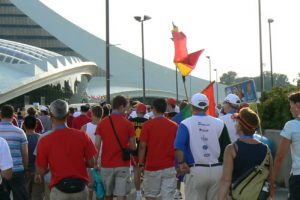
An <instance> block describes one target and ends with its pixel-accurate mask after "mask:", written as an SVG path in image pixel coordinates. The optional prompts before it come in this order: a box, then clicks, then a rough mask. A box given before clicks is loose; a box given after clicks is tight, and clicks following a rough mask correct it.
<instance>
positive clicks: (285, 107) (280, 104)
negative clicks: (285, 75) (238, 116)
mask: <svg viewBox="0 0 300 200" xmlns="http://www.w3.org/2000/svg"><path fill="white" fill-rule="evenodd" d="M299 89H300V88H297V87H295V86H287V87H275V88H273V89H272V90H271V91H267V92H263V93H262V96H261V98H260V103H259V104H258V113H259V116H260V119H261V126H262V128H263V129H278V130H281V129H282V128H283V126H284V124H285V123H286V122H287V121H288V120H290V119H292V116H291V113H290V108H289V101H288V96H289V94H291V93H293V92H296V91H299Z"/></svg>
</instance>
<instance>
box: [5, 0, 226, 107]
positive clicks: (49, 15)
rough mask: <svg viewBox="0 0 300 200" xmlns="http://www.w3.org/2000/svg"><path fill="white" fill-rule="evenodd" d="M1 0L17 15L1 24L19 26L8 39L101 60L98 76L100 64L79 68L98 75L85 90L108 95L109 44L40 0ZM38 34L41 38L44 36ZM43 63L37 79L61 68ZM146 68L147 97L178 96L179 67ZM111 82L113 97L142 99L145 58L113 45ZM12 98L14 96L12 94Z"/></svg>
mask: <svg viewBox="0 0 300 200" xmlns="http://www.w3.org/2000/svg"><path fill="white" fill-rule="evenodd" d="M0 2H2V3H0V12H4V13H5V12H8V9H5V8H3V9H1V7H9V8H10V12H11V13H13V14H11V13H7V14H4V15H3V16H4V18H7V20H6V21H9V23H10V24H9V25H7V24H6V25H5V24H3V23H4V22H5V21H3V19H1V18H0V22H1V23H0V27H2V28H3V29H5V28H6V29H5V30H7V29H14V34H16V35H17V36H16V37H10V36H9V34H6V35H8V36H6V35H5V34H2V35H4V36H5V37H7V39H11V40H15V41H17V39H19V40H22V39H23V40H25V41H24V43H25V42H26V43H27V44H34V45H35V46H40V47H42V48H45V49H47V48H48V50H53V51H55V50H62V49H63V50H67V51H69V50H71V51H73V52H74V55H79V57H81V58H82V59H83V60H89V61H92V62H94V63H96V65H97V66H98V67H99V68H98V71H97V76H96V74H95V73H94V72H95V69H94V67H91V66H96V65H95V64H92V63H91V62H82V60H81V63H87V64H86V65H85V66H89V67H86V69H84V70H82V71H80V73H84V71H86V72H85V73H88V74H92V75H93V78H92V79H91V80H90V82H89V83H88V85H87V88H86V92H87V94H88V95H89V96H103V95H105V94H106V84H105V83H106V82H105V81H106V80H105V63H106V62H105V47H106V44H105V41H104V40H102V39H100V38H98V37H96V36H95V35H92V34H91V33H89V32H87V31H85V30H83V29H81V28H80V27H78V26H76V25H74V24H73V23H71V22H70V21H68V20H66V19H65V18H63V17H62V16H60V15H58V14H57V13H56V12H54V11H53V10H51V9H49V8H48V7H47V6H45V5H44V4H43V3H41V2H40V1H36V0H26V1H24V0H11V1H8V0H0ZM12 7H14V8H12ZM0 14H1V13H0ZM13 17H16V18H17V19H16V20H15V21H14V20H13V19H10V18H13ZM8 19H9V20H8ZM1 20H2V21H1ZM18 20H19V21H18ZM20 20H21V21H22V20H23V21H22V23H23V25H22V24H21V22H20ZM13 23H15V24H16V25H12V24H13ZM22 27H23V28H22ZM16 28H21V29H22V31H17V30H16ZM24 28H26V29H28V30H29V31H28V32H26V33H25V32H24V31H23V29H24ZM33 29H42V31H41V30H40V31H37V30H34V31H35V32H34V33H32V31H33ZM0 32H1V31H0ZM20 32H22V34H23V35H22V36H20V35H18V33H20ZM23 32H24V33H23ZM39 32H40V33H39ZM28 33H30V34H28ZM39 34H40V35H42V36H39ZM24 35H25V36H26V37H25V36H24ZM0 37H1V34H0ZM47 40H48V41H49V43H47V42H46V41H47ZM50 42H52V43H57V44H56V46H57V47H52V46H51V45H49V44H51V43H50ZM43 45H44V46H43ZM56 52H57V51H56ZM69 52H70V51H69ZM62 55H63V53H62ZM54 57H57V56H54ZM67 58H68V57H65V58H64V59H67ZM71 58H72V57H69V58H68V59H69V60H71ZM51 59H52V58H51ZM51 59H50V60H51ZM56 59H57V58H56ZM60 59H62V58H60ZM52 60H53V59H52ZM40 62H44V63H45V64H46V66H45V67H42V68H43V69H42V70H40V69H37V70H36V68H34V67H32V71H33V72H32V73H31V76H32V77H31V79H30V80H35V81H37V80H41V79H44V78H45V77H48V76H49V77H52V76H53V75H52V73H54V71H53V69H56V70H57V71H59V70H61V69H59V68H55V67H50V68H51V70H49V67H48V68H47V64H49V62H48V61H45V60H43V61H40ZM51 64H52V63H51ZM74 64H75V63H74ZM18 65H19V64H18ZM31 65H33V66H36V65H35V64H34V63H31ZM72 66H73V65H72ZM145 66H146V70H145V71H146V73H145V74H146V78H145V81H146V84H145V85H146V97H176V82H175V80H176V79H175V77H176V74H175V70H172V69H170V68H167V67H165V66H161V65H159V64H156V63H153V62H151V61H148V60H146V61H145ZM1 67H2V66H1ZM3 67H4V65H3ZM15 68H16V67H15ZM75 68H76V67H74V70H75ZM79 68H80V67H78V68H76V69H78V70H79ZM87 68H89V70H87ZM11 69H12V68H11ZM11 69H10V70H11ZM99 69H100V70H99ZM43 70H44V71H43ZM40 71H42V72H43V73H42V74H43V75H41V74H38V73H39V72H40ZM67 71H68V70H67ZM35 72H36V73H35ZM60 72H61V76H63V75H66V76H71V75H72V70H71V68H70V70H69V71H68V73H65V72H62V70H61V71H60ZM46 74H47V75H46ZM75 74H76V73H75ZM73 75H74V74H73ZM178 77H179V78H178V82H179V98H180V99H183V98H185V92H184V88H183V84H182V81H181V77H180V76H178ZM28 80H29V79H28ZM41 81H42V80H41ZM110 82H111V87H110V88H111V89H110V90H111V96H114V95H117V94H123V95H126V96H131V97H141V96H142V67H141V58H140V57H138V56H136V55H133V54H131V53H129V52H127V51H125V50H123V49H121V48H118V47H117V46H111V48H110ZM22 83H23V86H22V87H24V88H27V90H26V91H28V90H29V89H34V88H35V87H33V85H34V84H32V83H30V81H29V82H22ZM20 84H21V83H20ZM208 84H209V82H208V81H206V80H203V79H199V78H196V77H187V79H186V85H187V91H188V95H189V96H190V95H191V94H193V93H195V92H200V91H201V90H202V89H203V88H205V87H206V86H207V85H208ZM37 85H38V84H37ZM20 87H21V86H20ZM218 88H219V90H218V91H219V92H218V93H219V99H220V100H221V99H223V98H224V86H223V85H219V87H218ZM20 89H22V88H20ZM11 90H12V88H9V87H8V88H6V89H5V91H6V93H8V92H12V91H11ZM3 91H4V90H3ZM24 91H25V90H24ZM26 91H25V92H26ZM215 91H216V88H215ZM13 96H14V95H10V97H13ZM3 99H4V97H3ZM6 99H8V97H7V96H6ZM4 100H5V99H4ZM2 102H3V101H2ZM0 103H1V102H0Z"/></svg>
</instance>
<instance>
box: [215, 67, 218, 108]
mask: <svg viewBox="0 0 300 200" xmlns="http://www.w3.org/2000/svg"><path fill="white" fill-rule="evenodd" d="M214 71H215V72H216V86H217V105H218V102H219V85H218V70H217V69H214Z"/></svg>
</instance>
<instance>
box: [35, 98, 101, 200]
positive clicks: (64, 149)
mask: <svg viewBox="0 0 300 200" xmlns="http://www.w3.org/2000/svg"><path fill="white" fill-rule="evenodd" d="M50 115H51V119H52V127H53V132H52V133H51V134H49V135H47V136H45V137H43V138H41V139H40V141H39V143H38V146H37V157H36V165H37V174H38V175H40V177H42V176H43V175H45V173H46V172H47V171H48V170H50V171H51V173H52V176H51V181H50V185H49V187H50V189H51V192H50V200H57V199H87V188H86V184H87V183H88V174H87V170H86V168H87V167H94V156H95V155H96V148H95V146H94V144H93V142H92V141H91V139H90V138H89V136H88V135H87V134H86V133H85V132H83V131H78V130H75V129H72V128H68V127H67V126H66V121H67V116H68V104H67V102H66V101H63V100H60V99H58V100H56V101H54V102H52V103H51V105H50Z"/></svg>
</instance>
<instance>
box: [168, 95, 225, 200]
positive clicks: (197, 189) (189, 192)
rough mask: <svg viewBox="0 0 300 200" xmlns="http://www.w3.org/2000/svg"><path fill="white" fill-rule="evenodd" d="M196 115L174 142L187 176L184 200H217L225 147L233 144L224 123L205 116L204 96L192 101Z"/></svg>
mask: <svg viewBox="0 0 300 200" xmlns="http://www.w3.org/2000/svg"><path fill="white" fill-rule="evenodd" d="M191 104H192V112H193V115H192V116H191V117H189V118H187V119H185V120H183V121H182V122H181V123H180V126H179V129H178V131H177V135H176V139H175V144H174V146H175V150H176V157H177V160H178V164H179V168H180V171H181V172H183V173H186V179H185V198H186V199H189V200H194V199H203V200H206V199H207V200H210V199H217V191H218V182H219V180H220V178H221V175H222V162H223V153H224V150H225V147H226V146H227V145H228V144H230V139H229V136H228V132H227V128H226V126H225V124H224V122H223V121H222V120H220V119H217V118H214V117H212V116H209V115H207V114H206V111H207V109H208V106H209V101H208V98H207V97H206V96H205V95H204V94H200V93H196V94H194V95H193V96H192V99H191Z"/></svg>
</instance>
